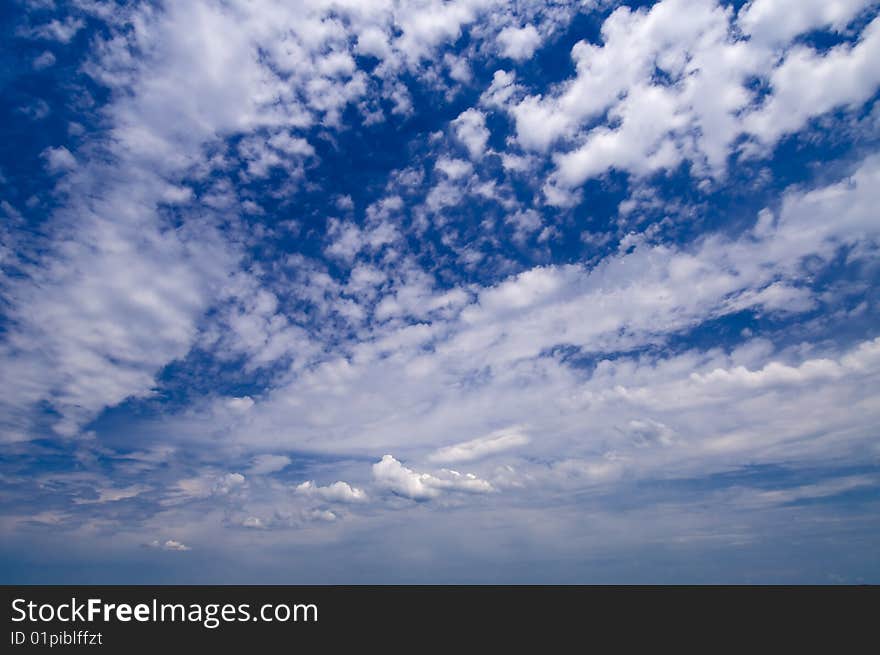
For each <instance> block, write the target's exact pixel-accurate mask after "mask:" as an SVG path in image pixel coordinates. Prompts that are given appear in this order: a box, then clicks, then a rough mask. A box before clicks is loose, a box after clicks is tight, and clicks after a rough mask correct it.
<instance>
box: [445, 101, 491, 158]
mask: <svg viewBox="0 0 880 655" xmlns="http://www.w3.org/2000/svg"><path fill="white" fill-rule="evenodd" d="M452 125H453V127H454V128H455V134H456V136H457V137H458V139H459V140H460V141H461V142H462V143H463V144H464V145H465V147H466V148H467V150H468V153H469V154H470V156H471V159H479V158H481V157H482V156H483V155H484V154H485V152H486V143H487V142H488V141H489V130H488V129H487V128H486V116H485V115H484V114H483V113H482V112H480V111H479V110H477V109H473V108H472V109H468V110H466V111H464V112H462V113H461V114H459V116H458V118H456V119H455V120H454V121H452Z"/></svg>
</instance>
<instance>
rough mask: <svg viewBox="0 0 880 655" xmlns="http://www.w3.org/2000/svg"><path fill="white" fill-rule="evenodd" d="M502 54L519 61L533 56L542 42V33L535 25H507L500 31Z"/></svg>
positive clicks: (499, 40)
mask: <svg viewBox="0 0 880 655" xmlns="http://www.w3.org/2000/svg"><path fill="white" fill-rule="evenodd" d="M498 43H499V44H500V46H501V54H502V55H504V56H505V57H509V58H510V59H515V60H517V61H520V60H523V59H528V58H529V57H531V56H532V55H533V54H534V52H535V50H536V49H537V48H538V46H539V45H540V44H541V35H540V34H538V30H536V29H535V26H534V25H526V26H525V27H520V28H516V27H505V28H504V29H503V30H501V32H499V33H498Z"/></svg>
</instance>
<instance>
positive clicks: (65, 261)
mask: <svg viewBox="0 0 880 655" xmlns="http://www.w3.org/2000/svg"><path fill="white" fill-rule="evenodd" d="M0 12H2V13H0V39H2V40H0V43H2V45H0V88H2V94H0V390H2V392H0V489H2V493H0V533H2V536H3V538H2V541H0V580H2V582H4V583H122V584H124V583H145V582H153V583H209V584H210V583H290V584H297V583H318V584H320V583H336V584H339V583H832V584H834V583H865V582H868V583H878V582H880V434H878V427H877V426H878V425H880V293H878V284H877V282H878V281H880V258H878V255H880V215H878V207H880V104H878V102H877V101H878V91H880V7H878V3H876V2H870V1H865V0H752V1H751V2H721V1H719V0H661V1H659V2H612V1H608V0H583V1H581V2H563V1H555V0H545V1H535V0H520V1H517V2H495V1H493V0H449V1H440V0H413V1H406V0H335V1H330V0H303V1H301V2H283V1H281V0H249V1H245V0H222V1H221V0H192V1H188V2H167V3H155V2H137V1H132V2H122V1H113V0H70V1H68V2H53V0H14V1H12V2H8V3H4V5H3V9H2V10H0Z"/></svg>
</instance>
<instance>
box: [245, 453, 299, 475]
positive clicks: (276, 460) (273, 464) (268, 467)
mask: <svg viewBox="0 0 880 655" xmlns="http://www.w3.org/2000/svg"><path fill="white" fill-rule="evenodd" d="M290 461H291V460H290V458H289V457H288V456H287V455H257V456H256V457H254V459H253V461H252V462H251V467H250V469H248V471H249V472H250V473H251V474H252V475H268V474H270V473H277V472H278V471H282V470H284V469H285V468H287V467H288V466H289V465H290Z"/></svg>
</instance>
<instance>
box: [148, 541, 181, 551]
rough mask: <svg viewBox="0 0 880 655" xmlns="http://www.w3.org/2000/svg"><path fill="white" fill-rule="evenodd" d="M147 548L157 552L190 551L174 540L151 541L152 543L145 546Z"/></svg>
mask: <svg viewBox="0 0 880 655" xmlns="http://www.w3.org/2000/svg"><path fill="white" fill-rule="evenodd" d="M146 545H147V547H148V548H155V549H157V550H176V551H185V550H192V548H190V547H189V546H187V545H186V544H185V543H183V542H180V541H176V540H174V539H168V540H167V541H164V542H163V541H159V540H158V539H153V541H151V542H149V543H148V544H146Z"/></svg>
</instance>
